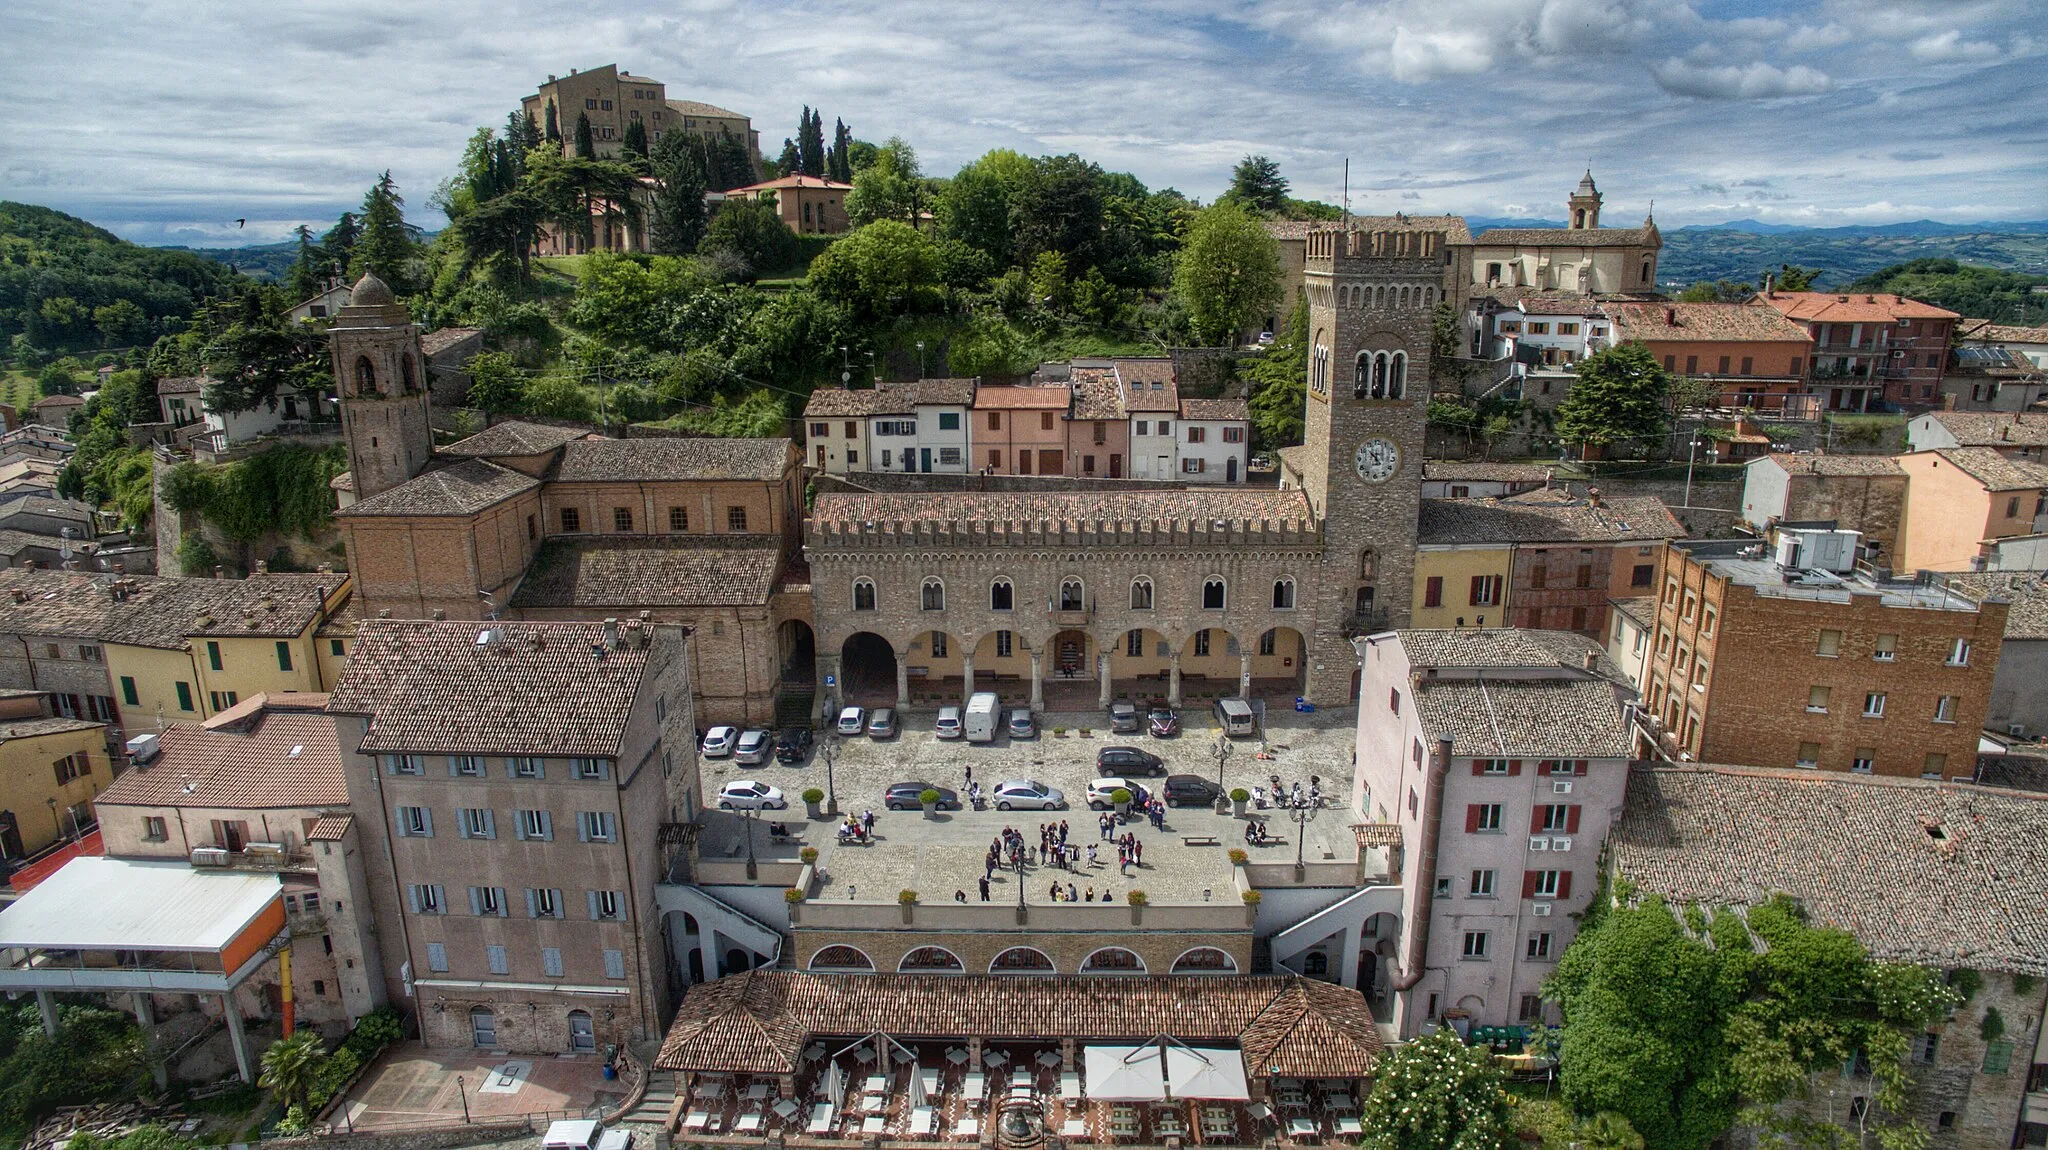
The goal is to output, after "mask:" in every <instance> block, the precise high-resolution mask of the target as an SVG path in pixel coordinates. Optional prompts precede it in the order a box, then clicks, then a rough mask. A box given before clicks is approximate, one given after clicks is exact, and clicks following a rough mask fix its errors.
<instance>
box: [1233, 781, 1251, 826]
mask: <svg viewBox="0 0 2048 1150" xmlns="http://www.w3.org/2000/svg"><path fill="white" fill-rule="evenodd" d="M1251 801H1252V793H1251V792H1250V791H1248V790H1245V789H1244V788H1243V787H1232V788H1230V813H1231V815H1232V817H1234V818H1240V819H1241V818H1243V817H1244V805H1245V804H1246V803H1248V802H1251Z"/></svg>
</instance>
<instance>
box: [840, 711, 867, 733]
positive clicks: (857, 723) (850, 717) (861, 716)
mask: <svg viewBox="0 0 2048 1150" xmlns="http://www.w3.org/2000/svg"><path fill="white" fill-rule="evenodd" d="M867 729H868V713H867V712H866V711H864V710H862V709H861V708H859V707H846V708H843V709H841V710H840V712H839V733H840V734H842V735H844V736H846V737H847V738H850V739H857V738H859V737H860V736H861V735H862V734H863V733H864V732H866V731H867Z"/></svg>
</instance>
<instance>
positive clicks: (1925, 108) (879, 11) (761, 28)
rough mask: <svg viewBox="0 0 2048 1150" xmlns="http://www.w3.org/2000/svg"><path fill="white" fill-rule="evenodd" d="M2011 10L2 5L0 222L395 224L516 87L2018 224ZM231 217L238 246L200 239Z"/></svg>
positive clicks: (2021, 157)
mask: <svg viewBox="0 0 2048 1150" xmlns="http://www.w3.org/2000/svg"><path fill="white" fill-rule="evenodd" d="M2044 7H2048V4H2044V2H2043V0H1257V2H1231V0H1095V2H1092V3H1090V2H1083V0H1028V2H1022V3H1020V2H1014V0H994V2H982V0H891V2H886V3H853V2H841V0H613V2H611V3H607V4H603V5H587V6H586V5H581V4H578V3H576V2H575V0H554V2H552V3H547V4H537V3H530V2H528V0H354V2H336V0H250V2H229V0H90V2H88V0H44V2H42V3H28V2H25V0H24V2H21V3H6V4H0V108H4V109H5V110H6V113H7V121H8V131H7V132H6V133H4V134H0V198H7V199H17V200H25V201H29V202H32V203H41V204H48V205H51V206H54V207H58V208H61V209H63V210H66V211H70V212H73V213H76V214H78V215H81V216H85V217H87V218H89V219H91V220H94V221H95V222H98V223H100V224H102V225H104V226H107V227H109V228H111V229H113V230H114V231H116V232H118V233H120V234H122V235H126V236H129V237H131V238H134V239H137V240H141V241H143V242H159V243H192V244H208V243H216V244H217V243H242V242H255V241H262V240H269V239H275V238H280V237H282V236H284V235H285V234H286V233H288V232H289V231H290V229H291V228H292V227H293V226H294V225H296V224H298V223H300V222H301V221H305V222H310V223H314V224H316V225H317V226H319V227H325V226H326V225H327V224H328V223H330V222H331V221H332V220H333V218H334V217H335V216H336V215H337V214H338V213H339V212H341V211H342V210H343V209H345V208H347V207H349V206H350V205H351V204H352V203H354V202H355V201H358V200H359V199H360V198H361V195H362V190H363V189H364V188H365V187H366V186H367V185H368V184H369V183H370V181H371V180H372V179H374V178H375V176H376V174H377V173H378V172H379V171H381V170H383V169H385V168H389V169H390V170H391V171H392V172H393V174H394V175H395V176H396V178H397V179H398V181H399V183H400V184H401V185H402V187H403V190H404V192H405V193H406V195H407V196H408V199H409V200H410V202H411V204H412V206H413V209H414V215H415V218H416V219H417V220H418V222H421V223H423V224H425V225H427V226H429V227H435V226H439V225H440V224H441V223H442V221H441V219H440V218H439V214H438V213H435V212H433V211H432V210H431V209H429V208H428V207H427V199H428V196H429V194H430V192H431V190H432V188H433V186H434V185H435V184H436V183H437V182H438V181H440V180H441V179H443V178H445V177H446V176H447V174H448V173H449V171H450V170H451V169H452V167H453V165H454V163H455V160H456V158H457V156H458V155H459V153H460V150H461V147H462V144H463V141H464V139H465V138H466V137H467V136H468V135H469V133H470V132H471V131H472V130H473V129H474V128H475V127H476V126H477V125H480V124H500V123H502V122H503V120H504V116H505V113H506V112H507V111H508V110H510V109H511V108H513V107H516V106H517V103H518V99H519V97H520V96H521V95H522V94H524V93H528V92H531V91H532V90H533V88H534V86H535V84H536V82H537V81H539V80H541V79H542V78H544V77H545V76H546V74H547V73H550V72H556V73H566V72H568V70H569V69H570V68H571V67H591V66H596V65H601V64H606V63H614V62H615V63H617V64H619V65H620V66H621V67H623V68H630V69H632V70H633V71H635V72H637V73H639V74H642V75H648V76H652V77H655V78H657V79H659V80H661V81H663V82H664V83H666V84H667V85H668V92H669V95H670V96H671V97H690V98H695V99H702V100H707V101H710V102H712V103H716V104H722V105H725V106H727V107H731V108H735V109H738V110H740V111H743V112H745V113H747V114H748V115H750V116H752V117H753V121H754V126H755V127H756V128H757V129H759V130H760V132H761V136H762V147H763V150H765V151H767V152H769V153H770V154H771V155H772V154H774V153H775V152H776V151H778V150H779V149H780V146H781V141H782V138H783V137H784V136H786V135H790V134H793V130H794V125H795V123H796V119H797V111H798V109H799V107H800V106H802V105H804V104H807V103H808V104H812V105H816V106H818V107H821V108H822V109H823V111H824V113H825V118H826V119H827V121H830V120H831V119H832V118H833V117H835V116H838V117H843V118H845V120H846V121H847V122H848V124H849V125H851V126H852V127H853V129H854V130H855V132H856V134H858V135H860V136H862V137H864V138H868V139H874V140H880V139H883V138H885V137H887V136H890V135H902V136H903V137H905V138H906V139H908V140H910V141H911V142H912V143H913V144H914V145H915V146H916V147H917V149H918V151H919V153H920V154H921V155H922V157H923V160H924V164H925V169H926V171H927V172H928V173H932V174H948V173H950V172H952V171H953V170H955V169H956V168H957V167H958V166H959V165H960V164H961V163H963V162H965V161H967V160H970V159H972V158H973V157H975V156H976V155H979V154H980V153H982V152H983V151H985V150H987V149H989V148H993V147H1007V148H1015V149H1018V150H1020V151H1024V152H1027V153H1032V154H1041V153H1059V152H1069V151H1072V152H1079V153H1080V154H1082V155H1083V156H1086V157H1088V158H1090V159H1092V160H1095V161H1097V162H1099V163H1101V164H1102V165H1103V166H1105V167H1108V168H1112V169H1123V170H1127V171H1131V172H1134V173H1136V174H1137V175H1138V176H1139V177H1140V178H1141V179H1143V180H1145V181H1146V182H1147V183H1148V184H1150V185H1152V186H1154V187H1161V186H1169V185H1170V186H1173V187H1177V188H1179V189H1181V190H1182V191H1184V192H1187V193H1188V194H1190V195H1193V196H1197V197H1201V198H1204V199H1206V198H1209V197H1211V196H1213V195H1215V194H1216V193H1217V192H1218V191H1220V190H1221V189H1222V188H1223V187H1224V186H1225V184H1226V183H1227V181H1228V179H1229V171H1230V167H1231V165H1232V164H1233V163H1234V162H1235V161H1236V160H1237V159H1238V158H1239V157H1241V156H1243V155H1245V154H1246V153H1249V152H1262V153H1265V154H1267V155H1270V156H1272V157H1273V158H1275V159H1276V160H1278V161H1279V162H1280V163H1281V165H1282V168H1283V170H1284V171H1285V173H1286V174H1287V175H1288V177H1289V178H1290V179H1291V180H1292V181H1293V183H1294V186H1295V191H1296V193H1297V194H1299V195H1304V196H1311V197H1316V198H1321V199H1327V200H1331V201H1335V200H1337V199H1338V197H1339V195H1340V194H1341V191H1342V187H1343V184H1342V180H1343V162H1344V160H1345V159H1346V158H1347V157H1348V158H1349V159H1350V161H1351V183H1350V191H1351V202H1352V206H1353V208H1354V209H1355V210H1359V211H1391V210H1396V209H1401V210H1410V211H1418V212H1439V211H1455V212H1463V213H1466V214H1469V215H1477V216H1521V215H1540V216H1546V217H1551V218H1562V213H1563V206H1562V201H1563V198H1564V197H1565V195H1566V194H1568V192H1569V190H1570V189H1571V187H1572V185H1573V184H1575V183H1576V182H1577V180H1578V176H1579V172H1580V169H1581V168H1583V167H1585V166H1586V165H1587V164H1589V163H1590V164H1591V165H1592V167H1593V170H1594V172H1595V175H1596V177H1597V178H1598V179H1599V182H1600V187H1601V190H1602V191H1603V192H1604V193H1605V194H1606V195H1607V204H1608V212H1609V219H1610V220H1611V221H1612V222H1632V221H1634V220H1636V219H1639V218H1640V217H1641V216H1642V214H1643V212H1644V211H1645V210H1646V209H1647V208H1648V207H1649V205H1650V203H1651V201H1652V200H1654V201H1655V203H1656V212H1657V219H1658V221H1659V223H1660V224H1664V225H1666V226H1672V225H1678V224H1685V223H1712V222H1718V221H1721V220H1728V219H1738V218H1744V217H1751V218H1756V219H1761V220H1766V221H1772V222H1780V223H1803V224H1814V225H1821V226H1827V225H1835V224H1844V223H1882V222H1888V221H1894V220H1905V219H1916V218H1921V217H1929V218H1934V219H1941V220H1949V221H1957V222H1962V221H1972V220H1986V219H1989V220H1995V219H2041V218H2048V191H2044V189H2048V95H2044V92H2048V89H2044V87H2043V86H2042V84H2041V82H2040V77H2041V75H2042V67H2043V63H2044V57H2048V20H2044V19H2043V11H2044ZM238 217H239V218H246V219H247V220H248V221H249V222H248V225H247V227H246V229H243V230H239V231H238V230H237V229H235V228H234V227H233V225H232V223H231V222H230V221H232V220H234V219H236V218H238Z"/></svg>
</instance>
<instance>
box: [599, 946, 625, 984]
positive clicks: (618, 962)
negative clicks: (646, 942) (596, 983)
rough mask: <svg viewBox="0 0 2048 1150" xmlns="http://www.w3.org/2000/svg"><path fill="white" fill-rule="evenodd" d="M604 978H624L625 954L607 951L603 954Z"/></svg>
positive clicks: (623, 952) (618, 951) (617, 951)
mask: <svg viewBox="0 0 2048 1150" xmlns="http://www.w3.org/2000/svg"><path fill="white" fill-rule="evenodd" d="M604 976H605V977H606V978H624V977H626V952H625V951H623V950H607V951H605V952H604Z"/></svg>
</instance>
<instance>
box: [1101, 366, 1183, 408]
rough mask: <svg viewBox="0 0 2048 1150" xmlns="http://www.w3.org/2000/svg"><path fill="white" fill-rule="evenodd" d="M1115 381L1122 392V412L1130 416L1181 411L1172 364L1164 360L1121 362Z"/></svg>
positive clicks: (1178, 389)
mask: <svg viewBox="0 0 2048 1150" xmlns="http://www.w3.org/2000/svg"><path fill="white" fill-rule="evenodd" d="M1115 370H1116V379H1117V383H1118V385H1119V386H1121V387H1122V388H1123V394H1124V398H1123V403H1124V410H1125V411H1126V412H1129V413H1130V414H1132V415H1143V414H1146V413H1149V412H1173V413H1178V412H1179V411H1180V384H1179V382H1177V381H1176V380H1175V379H1174V375H1173V363H1172V361H1170V360H1164V359H1120V360H1117V361H1116V368H1115Z"/></svg>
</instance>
